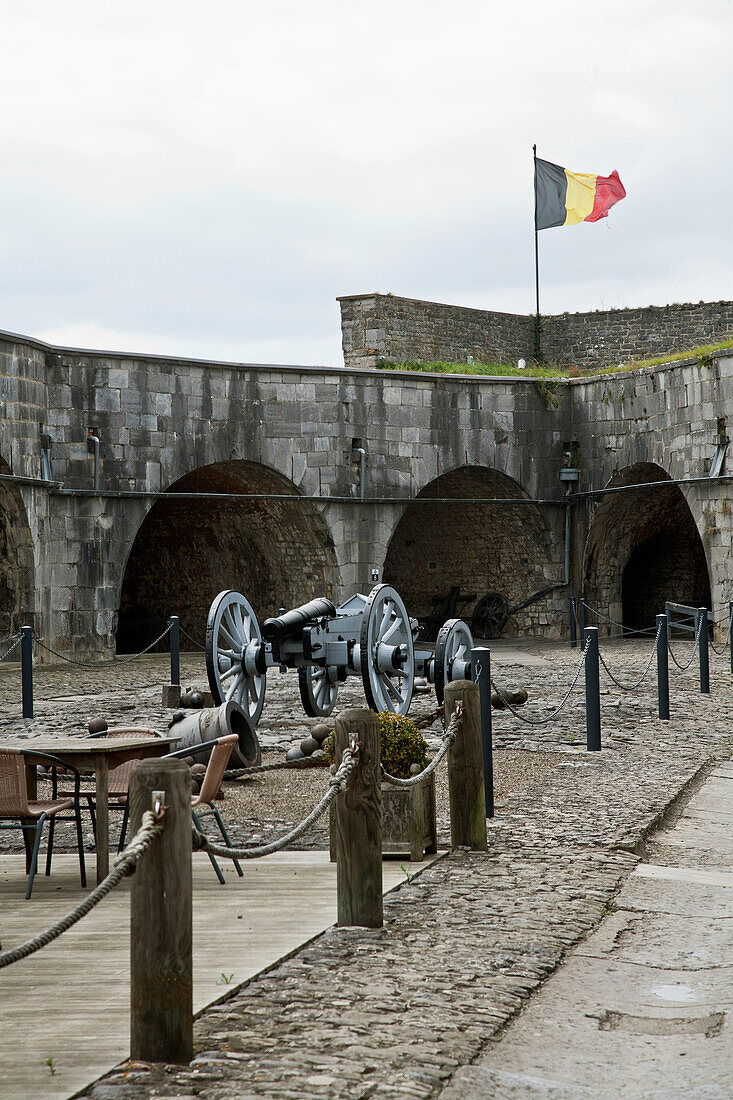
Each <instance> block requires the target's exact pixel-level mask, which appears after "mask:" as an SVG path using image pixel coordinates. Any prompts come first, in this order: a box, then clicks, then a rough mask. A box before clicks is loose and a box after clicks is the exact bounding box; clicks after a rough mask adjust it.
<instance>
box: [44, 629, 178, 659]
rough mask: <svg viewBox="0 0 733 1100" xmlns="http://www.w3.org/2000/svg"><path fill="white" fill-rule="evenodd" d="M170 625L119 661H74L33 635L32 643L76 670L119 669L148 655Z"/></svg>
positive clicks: (167, 632)
mask: <svg viewBox="0 0 733 1100" xmlns="http://www.w3.org/2000/svg"><path fill="white" fill-rule="evenodd" d="M170 629H171V624H170V623H168V626H167V627H166V628H165V630H164V631H163V633H162V634H161V635H160V636H159V637H158V638H156V639H155V641H154V642H151V643H150V645H148V646H146V647H145V649H141V650H140V652H139V653H132V654H131V655H130V656H129V657H122V658H121V659H115V660H113V661H75V660H74V658H73V657H67V656H66V655H65V654H64V653H58V652H57V651H56V650H55V649H51V647H50V646H47V645H44V643H43V642H42V641H41V640H40V638H39V637H38V636H37V635H36V634H35V633H34V634H33V641H34V642H35V644H36V645H37V646H40V648H41V649H45V650H46V653H53V655H54V657H58V658H59V659H60V660H62V661H66V663H67V664H69V665H76V667H77V668H119V667H120V666H121V665H129V663H130V661H136V660H137V658H138V657H142V656H144V654H146V653H149V652H150V650H151V649H153V647H154V646H156V645H157V644H158V642H162V641H163V639H164V638H165V636H166V634H169V633H170Z"/></svg>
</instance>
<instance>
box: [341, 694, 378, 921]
mask: <svg viewBox="0 0 733 1100" xmlns="http://www.w3.org/2000/svg"><path fill="white" fill-rule="evenodd" d="M335 740H336V763H337V764H340V763H341V757H342V755H343V752H344V749H347V748H348V747H349V745H350V744H351V741H352V740H355V741H357V742H358V743H359V745H360V748H359V755H358V757H357V765H356V768H355V769H354V771H353V772H352V773H351V776H350V777H349V784H348V787H347V788H346V790H345V791H344V792H343V794H340V795H339V796H338V798H337V799H336V802H335V806H336V856H337V865H336V894H337V900H338V925H339V927H344V926H345V925H361V926H362V927H364V928H381V927H382V925H383V923H384V915H383V909H382V790H381V770H380V751H381V737H380V733H379V719H378V718H377V716H376V714H374V713H373V712H372V711H371V710H364V709H362V708H359V707H349V708H348V709H347V710H345V711H344V712H343V713H342V714H341V715H339V717H338V718H337V719H336V732H335Z"/></svg>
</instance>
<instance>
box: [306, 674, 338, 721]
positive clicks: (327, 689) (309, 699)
mask: <svg viewBox="0 0 733 1100" xmlns="http://www.w3.org/2000/svg"><path fill="white" fill-rule="evenodd" d="M298 690H299V691H300V701H301V703H302V704H303V710H304V711H305V713H306V714H307V715H308V717H309V718H327V717H328V715H329V714H330V713H331V711H332V710H333V708H334V706H335V704H336V696H337V695H338V690H339V683H338V676H337V670H336V669H335V668H334V667H333V666H329V667H328V668H319V666H318V665H300V666H299V668H298Z"/></svg>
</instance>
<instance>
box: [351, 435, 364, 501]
mask: <svg viewBox="0 0 733 1100" xmlns="http://www.w3.org/2000/svg"><path fill="white" fill-rule="evenodd" d="M353 450H354V454H357V455H358V456H359V500H363V499H364V473H365V469H366V450H365V448H364V447H354V448H353Z"/></svg>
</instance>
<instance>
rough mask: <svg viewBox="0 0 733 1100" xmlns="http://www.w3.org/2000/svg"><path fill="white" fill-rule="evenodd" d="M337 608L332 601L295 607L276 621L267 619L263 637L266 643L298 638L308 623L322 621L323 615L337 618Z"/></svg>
mask: <svg viewBox="0 0 733 1100" xmlns="http://www.w3.org/2000/svg"><path fill="white" fill-rule="evenodd" d="M335 614H336V607H335V605H334V604H333V602H332V601H331V600H327V599H318V600H311V601H310V602H309V603H304V604H303V605H302V606H301V607H294V608H293V609H292V611H286V612H285V614H284V615H277V616H276V617H275V618H274V619H265V621H264V623H263V624H262V637H263V638H264V639H265V641H266V642H281V641H283V639H284V638H292V637H294V636H297V635H298V634H299V633H300V631H301V630H302V629H303V627H304V626H306V624H307V623H309V622H312V621H313V620H314V619H320V618H321V617H322V616H323V615H328V616H329V617H332V616H335Z"/></svg>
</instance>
